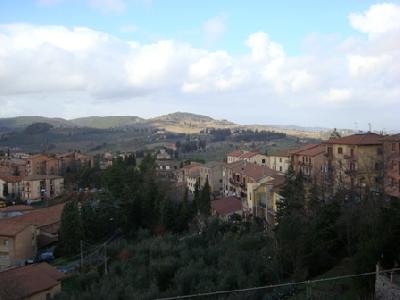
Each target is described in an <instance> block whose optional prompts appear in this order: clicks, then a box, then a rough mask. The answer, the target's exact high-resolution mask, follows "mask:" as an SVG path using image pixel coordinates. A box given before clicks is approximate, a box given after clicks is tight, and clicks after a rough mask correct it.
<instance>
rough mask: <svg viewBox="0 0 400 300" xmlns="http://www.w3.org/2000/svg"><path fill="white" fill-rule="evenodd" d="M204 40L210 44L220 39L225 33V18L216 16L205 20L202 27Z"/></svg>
mask: <svg viewBox="0 0 400 300" xmlns="http://www.w3.org/2000/svg"><path fill="white" fill-rule="evenodd" d="M203 32H204V39H205V41H206V43H208V44H211V43H214V42H216V41H217V40H219V39H220V38H222V36H223V35H224V33H225V32H226V18H225V17H224V16H217V17H214V18H211V19H209V20H207V21H206V22H205V23H204V25H203Z"/></svg>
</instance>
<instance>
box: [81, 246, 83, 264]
mask: <svg viewBox="0 0 400 300" xmlns="http://www.w3.org/2000/svg"><path fill="white" fill-rule="evenodd" d="M82 269H83V241H82V240H81V271H82Z"/></svg>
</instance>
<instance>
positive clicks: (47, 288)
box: [0, 262, 64, 300]
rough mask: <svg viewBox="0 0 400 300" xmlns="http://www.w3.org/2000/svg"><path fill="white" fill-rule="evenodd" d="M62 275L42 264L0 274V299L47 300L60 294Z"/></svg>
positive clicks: (13, 269)
mask: <svg viewBox="0 0 400 300" xmlns="http://www.w3.org/2000/svg"><path fill="white" fill-rule="evenodd" d="M63 278H64V274H62V273H61V272H59V271H58V270H57V269H55V268H54V267H52V266H50V265H49V264H47V263H45V262H43V263H39V264H32V265H27V266H23V267H17V268H12V269H8V270H6V271H3V272H0V299H7V300H17V299H18V300H19V299H23V300H49V299H53V297H54V296H56V295H57V294H58V293H59V292H61V281H62V279H63Z"/></svg>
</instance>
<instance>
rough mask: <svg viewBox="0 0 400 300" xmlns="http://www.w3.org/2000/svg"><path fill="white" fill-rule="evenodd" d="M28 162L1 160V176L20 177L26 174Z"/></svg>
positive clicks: (9, 159)
mask: <svg viewBox="0 0 400 300" xmlns="http://www.w3.org/2000/svg"><path fill="white" fill-rule="evenodd" d="M26 165H27V161H26V160H24V159H18V158H10V157H4V158H1V159H0V175H9V176H20V175H22V176H23V175H25V174H26Z"/></svg>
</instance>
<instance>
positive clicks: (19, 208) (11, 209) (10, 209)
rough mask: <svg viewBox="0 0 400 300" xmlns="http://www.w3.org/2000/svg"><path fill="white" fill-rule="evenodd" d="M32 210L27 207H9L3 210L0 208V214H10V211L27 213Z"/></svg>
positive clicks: (30, 207)
mask: <svg viewBox="0 0 400 300" xmlns="http://www.w3.org/2000/svg"><path fill="white" fill-rule="evenodd" d="M33 209H34V208H33V207H32V206H29V205H11V206H7V207H4V208H0V212H10V211H28V210H33Z"/></svg>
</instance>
